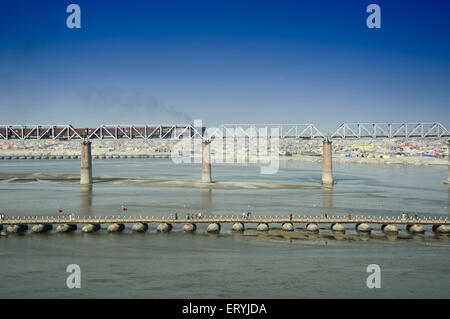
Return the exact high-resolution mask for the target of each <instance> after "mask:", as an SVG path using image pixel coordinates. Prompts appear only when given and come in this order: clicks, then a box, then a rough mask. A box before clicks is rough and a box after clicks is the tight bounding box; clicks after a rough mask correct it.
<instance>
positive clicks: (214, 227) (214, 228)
mask: <svg viewBox="0 0 450 319" xmlns="http://www.w3.org/2000/svg"><path fill="white" fill-rule="evenodd" d="M206 231H207V232H208V233H218V232H220V224H218V223H211V224H209V225H208V228H207V229H206Z"/></svg>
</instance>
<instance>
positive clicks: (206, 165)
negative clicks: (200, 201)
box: [202, 140, 212, 183]
mask: <svg viewBox="0 0 450 319" xmlns="http://www.w3.org/2000/svg"><path fill="white" fill-rule="evenodd" d="M202 182H203V183H211V182H212V180H211V153H210V142H209V141H205V140H203V142H202Z"/></svg>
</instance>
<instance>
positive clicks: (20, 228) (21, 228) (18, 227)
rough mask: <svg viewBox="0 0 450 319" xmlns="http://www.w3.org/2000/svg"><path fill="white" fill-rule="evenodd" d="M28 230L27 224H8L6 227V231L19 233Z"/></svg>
mask: <svg viewBox="0 0 450 319" xmlns="http://www.w3.org/2000/svg"><path fill="white" fill-rule="evenodd" d="M27 230H28V225H9V226H8V227H6V231H7V232H8V233H14V234H20V233H23V232H26V231H27Z"/></svg>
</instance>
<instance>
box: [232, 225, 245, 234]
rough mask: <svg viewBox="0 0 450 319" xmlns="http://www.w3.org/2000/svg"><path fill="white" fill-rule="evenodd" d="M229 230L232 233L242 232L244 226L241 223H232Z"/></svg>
mask: <svg viewBox="0 0 450 319" xmlns="http://www.w3.org/2000/svg"><path fill="white" fill-rule="evenodd" d="M231 229H232V231H234V232H243V231H244V230H245V226H244V224H243V223H234V224H233V227H232V228H231Z"/></svg>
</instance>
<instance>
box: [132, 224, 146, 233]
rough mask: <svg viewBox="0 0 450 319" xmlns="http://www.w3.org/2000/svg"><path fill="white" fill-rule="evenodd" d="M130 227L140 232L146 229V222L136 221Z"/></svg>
mask: <svg viewBox="0 0 450 319" xmlns="http://www.w3.org/2000/svg"><path fill="white" fill-rule="evenodd" d="M131 229H132V230H133V231H135V232H138V233H142V232H145V231H146V230H147V229H148V224H144V223H136V224H134V225H133V227H132V228H131Z"/></svg>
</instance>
